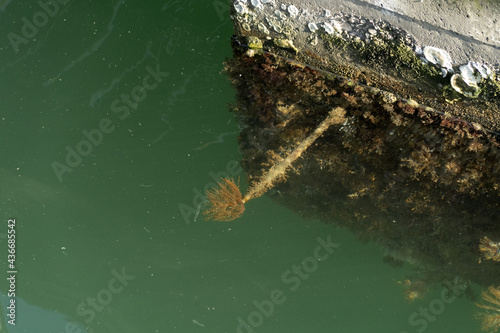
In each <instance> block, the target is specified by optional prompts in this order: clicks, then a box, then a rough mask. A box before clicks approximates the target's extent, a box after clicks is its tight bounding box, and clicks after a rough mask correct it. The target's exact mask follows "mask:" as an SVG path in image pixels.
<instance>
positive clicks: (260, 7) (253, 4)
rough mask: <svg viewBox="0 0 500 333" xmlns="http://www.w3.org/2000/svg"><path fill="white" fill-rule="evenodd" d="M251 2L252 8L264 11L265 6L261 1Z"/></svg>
mask: <svg viewBox="0 0 500 333" xmlns="http://www.w3.org/2000/svg"><path fill="white" fill-rule="evenodd" d="M250 2H251V4H252V6H254V7H255V8H257V9H263V8H264V6H262V4H261V3H260V0H251V1H250Z"/></svg>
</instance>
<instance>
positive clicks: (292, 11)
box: [288, 5, 299, 17]
mask: <svg viewBox="0 0 500 333" xmlns="http://www.w3.org/2000/svg"><path fill="white" fill-rule="evenodd" d="M288 14H290V16H291V17H296V16H297V15H299V10H298V9H297V7H295V6H294V5H290V6H288Z"/></svg>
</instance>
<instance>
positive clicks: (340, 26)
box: [332, 20, 351, 33]
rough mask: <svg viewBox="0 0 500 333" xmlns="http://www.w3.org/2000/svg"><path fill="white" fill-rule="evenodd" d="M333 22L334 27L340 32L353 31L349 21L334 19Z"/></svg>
mask: <svg viewBox="0 0 500 333" xmlns="http://www.w3.org/2000/svg"><path fill="white" fill-rule="evenodd" d="M332 23H333V27H334V28H335V30H337V32H338V33H341V32H342V30H345V31H351V26H350V25H349V24H347V23H343V22H339V21H336V20H333V21H332Z"/></svg>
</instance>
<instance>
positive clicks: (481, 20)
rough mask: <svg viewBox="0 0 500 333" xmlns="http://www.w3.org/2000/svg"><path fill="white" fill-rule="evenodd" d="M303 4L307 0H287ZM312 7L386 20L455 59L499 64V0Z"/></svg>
mask: <svg viewBox="0 0 500 333" xmlns="http://www.w3.org/2000/svg"><path fill="white" fill-rule="evenodd" d="M286 3H290V4H291V3H294V4H295V5H296V6H303V5H304V4H305V3H306V1H300V0H290V1H286ZM307 3H310V6H311V8H316V9H318V10H320V9H323V8H328V9H330V11H331V12H332V13H335V12H338V11H340V12H345V13H353V14H356V15H360V16H363V17H366V18H368V19H381V20H385V21H387V22H389V23H391V24H392V25H394V26H396V27H399V28H401V29H403V30H405V31H407V32H408V33H410V34H412V35H413V36H414V37H415V38H416V40H417V42H418V43H419V44H421V45H431V46H435V47H438V48H441V49H444V50H446V51H448V52H449V53H450V55H451V57H452V59H453V60H454V61H455V62H457V63H466V62H467V61H469V60H475V61H479V62H487V63H490V64H498V63H499V61H500V60H499V59H500V1H496V0H313V1H307Z"/></svg>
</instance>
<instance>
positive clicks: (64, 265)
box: [0, 0, 478, 333]
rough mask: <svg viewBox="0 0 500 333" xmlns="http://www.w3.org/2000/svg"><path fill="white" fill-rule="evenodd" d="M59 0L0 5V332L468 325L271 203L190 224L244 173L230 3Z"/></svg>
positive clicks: (393, 273)
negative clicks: (218, 188)
mask: <svg viewBox="0 0 500 333" xmlns="http://www.w3.org/2000/svg"><path fill="white" fill-rule="evenodd" d="M54 3H55V2H50V1H46V2H42V5H41V4H40V3H35V2H32V3H31V4H28V2H20V1H15V0H14V1H3V2H2V3H0V17H1V18H2V34H1V40H0V60H1V61H0V89H1V91H2V98H1V99H0V110H1V117H0V130H1V136H0V137H1V144H0V156H1V160H0V161H1V162H0V163H1V165H0V177H1V183H0V193H1V197H0V209H1V212H2V213H1V221H2V223H1V224H0V226H2V227H1V228H2V230H0V233H1V234H0V237H1V238H0V241H1V243H2V244H3V245H2V247H1V248H2V251H3V254H1V255H0V258H1V260H0V262H1V263H2V268H1V269H2V270H3V272H2V273H3V274H2V276H7V277H8V276H11V275H12V274H11V273H7V271H15V272H16V273H13V275H15V295H16V298H15V300H16V303H15V304H16V308H15V324H16V325H15V326H14V325H10V324H8V323H7V321H8V320H11V321H13V318H12V317H6V314H8V313H11V311H10V309H9V308H8V306H9V301H10V299H11V298H10V297H8V295H7V294H8V293H9V288H10V284H9V283H8V281H7V280H6V279H3V282H2V287H1V292H2V295H3V297H2V313H3V316H2V321H1V325H2V327H1V330H0V331H1V332H37V333H48V332H53V333H69V332H74V333H76V332H121V333H128V332H253V331H255V332H305V331H308V332H404V331H407V332H423V331H426V332H452V331H457V329H459V328H460V331H462V332H473V331H477V329H478V325H477V323H476V322H475V321H474V320H473V319H472V318H471V315H470V314H471V313H472V311H473V310H474V309H473V307H474V306H473V304H472V302H470V301H468V300H466V299H465V298H460V299H457V300H454V301H452V302H450V303H443V302H441V303H439V299H440V297H441V290H440V289H439V288H437V289H435V290H433V291H431V292H430V293H429V294H428V295H427V296H426V298H425V299H424V300H422V301H418V302H415V303H413V304H411V305H409V304H407V303H406V302H405V300H404V296H403V294H402V290H401V288H400V286H399V285H398V284H397V283H396V282H397V281H399V280H403V279H405V278H406V276H407V275H408V274H409V273H410V272H412V270H413V268H411V267H406V266H405V267H404V268H402V269H395V268H392V267H390V266H389V265H386V264H384V263H383V262H382V256H383V254H382V251H381V250H380V249H379V248H378V247H377V246H375V245H372V244H363V243H360V242H359V241H357V240H355V238H354V237H353V236H352V235H351V234H349V233H348V232H346V231H343V230H339V229H336V228H333V227H331V226H326V225H324V224H321V223H319V222H316V221H304V220H302V219H300V218H299V217H297V216H294V215H293V214H292V213H290V212H289V211H287V210H285V209H284V208H282V207H279V206H277V205H276V204H275V203H273V202H272V201H271V200H269V199H268V198H266V197H263V198H260V199H258V200H255V201H252V202H251V203H250V204H249V205H248V206H247V212H246V213H245V216H244V217H242V218H240V219H238V220H237V221H234V222H231V223H216V222H206V221H203V220H202V218H201V217H200V218H198V217H197V212H196V210H197V208H198V204H199V202H200V200H201V199H200V195H199V193H200V192H202V191H203V188H204V187H205V186H206V185H207V184H209V183H211V182H213V179H214V178H218V175H224V173H229V174H230V175H232V176H236V177H237V176H238V174H239V172H240V169H239V168H238V166H237V164H235V163H237V162H238V161H239V153H238V146H237V133H238V125H237V121H236V119H235V118H234V116H233V115H232V114H231V113H229V112H228V110H227V104H228V103H231V102H233V101H234V91H233V89H232V88H231V86H230V84H229V82H228V80H227V78H226V76H224V75H222V74H221V70H222V69H223V65H222V62H223V60H224V58H225V57H230V56H231V49H230V45H229V40H230V37H231V34H232V25H231V22H230V20H229V12H228V5H227V4H226V2H221V1H215V2H213V1H211V0H210V1H194V0H193V1H179V0H177V1H176V0H174V1H150V2H148V3H144V2H142V1H124V0H122V1H114V2H99V1H85V2H83V3H82V2H76V1H62V0H60V1H59V2H58V4H57V5H54ZM43 4H47V5H43ZM211 172H212V174H211ZM11 218H15V220H16V226H15V231H16V233H15V235H16V238H15V240H16V243H15V250H16V252H15V263H14V265H15V266H14V267H13V268H9V267H8V266H7V264H8V262H7V255H8V253H7V244H8V241H7V237H8V236H7V235H8V230H9V229H8V220H9V219H11ZM332 243H334V244H333V245H332ZM296 267H301V268H300V269H297V268H296ZM436 300H438V301H436ZM436 304H437V305H436ZM440 304H444V308H443V309H441V308H440V307H439V305H440ZM429 306H433V307H435V308H431V310H432V309H434V310H435V311H437V312H436V313H437V314H436V315H433V314H432V313H431V315H430V317H426V316H425V315H423V314H422V313H421V312H420V311H421V310H420V309H421V308H428V307H429ZM434 310H433V311H434Z"/></svg>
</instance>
